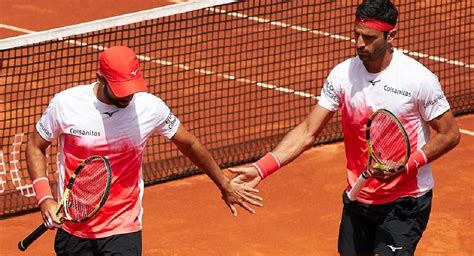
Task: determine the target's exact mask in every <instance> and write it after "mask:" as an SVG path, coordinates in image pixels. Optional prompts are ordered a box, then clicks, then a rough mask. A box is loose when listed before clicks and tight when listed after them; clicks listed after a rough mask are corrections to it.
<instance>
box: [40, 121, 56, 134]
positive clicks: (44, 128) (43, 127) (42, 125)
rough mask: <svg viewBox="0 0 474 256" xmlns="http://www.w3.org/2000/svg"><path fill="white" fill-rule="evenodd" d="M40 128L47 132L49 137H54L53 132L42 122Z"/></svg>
mask: <svg viewBox="0 0 474 256" xmlns="http://www.w3.org/2000/svg"><path fill="white" fill-rule="evenodd" d="M39 127H40V129H41V130H42V131H43V132H44V133H45V134H46V136H48V137H52V136H53V134H52V133H51V132H50V131H49V130H48V129H47V128H46V127H45V126H44V124H43V123H42V122H40V123H39Z"/></svg>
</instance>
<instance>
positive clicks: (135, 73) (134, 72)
mask: <svg viewBox="0 0 474 256" xmlns="http://www.w3.org/2000/svg"><path fill="white" fill-rule="evenodd" d="M137 73H138V68H137V69H135V70H133V71H132V72H130V74H132V76H136V75H137Z"/></svg>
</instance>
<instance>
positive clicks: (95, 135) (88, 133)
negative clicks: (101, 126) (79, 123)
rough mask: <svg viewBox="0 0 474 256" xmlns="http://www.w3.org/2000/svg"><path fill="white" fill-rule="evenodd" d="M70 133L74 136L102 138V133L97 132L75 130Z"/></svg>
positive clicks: (70, 130)
mask: <svg viewBox="0 0 474 256" xmlns="http://www.w3.org/2000/svg"><path fill="white" fill-rule="evenodd" d="M69 133H71V134H74V135H79V136H94V137H99V136H100V132H97V131H93V130H81V129H74V128H71V129H69Z"/></svg>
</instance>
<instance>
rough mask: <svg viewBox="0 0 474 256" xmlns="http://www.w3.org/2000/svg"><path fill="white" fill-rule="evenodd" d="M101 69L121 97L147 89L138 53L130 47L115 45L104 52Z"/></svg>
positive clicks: (113, 90) (112, 88)
mask: <svg viewBox="0 0 474 256" xmlns="http://www.w3.org/2000/svg"><path fill="white" fill-rule="evenodd" d="M99 70H100V73H101V74H102V75H103V76H104V77H105V79H107V82H108V84H109V87H110V89H111V90H112V92H113V93H114V95H115V96H117V97H119V98H122V97H127V96H129V95H132V94H134V93H136V92H146V90H147V89H146V83H145V79H143V75H142V72H141V71H140V63H139V62H138V58H137V55H136V54H135V52H134V51H133V50H132V49H130V48H128V47H125V46H114V47H110V48H109V49H107V50H105V51H104V52H102V53H101V54H100V57H99Z"/></svg>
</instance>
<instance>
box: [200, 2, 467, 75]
mask: <svg viewBox="0 0 474 256" xmlns="http://www.w3.org/2000/svg"><path fill="white" fill-rule="evenodd" d="M207 10H209V11H211V12H215V13H223V14H227V15H229V16H234V17H238V18H242V19H248V20H251V21H255V22H259V23H263V24H270V25H273V26H277V27H283V28H289V29H293V30H297V31H301V32H307V33H311V34H316V35H321V36H325V37H330V38H334V39H336V40H343V41H351V42H353V43H355V40H354V39H352V38H350V37H346V36H342V35H338V34H333V33H328V32H324V31H320V30H314V29H310V28H306V27H300V26H294V25H291V24H287V23H283V22H275V21H271V20H269V19H263V18H259V17H253V16H248V15H246V14H242V13H238V12H228V11H226V10H222V9H219V8H213V7H211V8H207ZM398 50H400V51H401V52H403V53H405V54H408V55H411V56H415V57H418V58H428V59H430V60H434V61H436V62H442V63H448V64H451V65H455V66H460V67H466V68H474V64H468V63H464V62H462V61H457V60H450V59H446V58H443V57H438V56H432V55H428V54H425V53H420V52H414V51H410V50H407V49H398Z"/></svg>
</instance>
